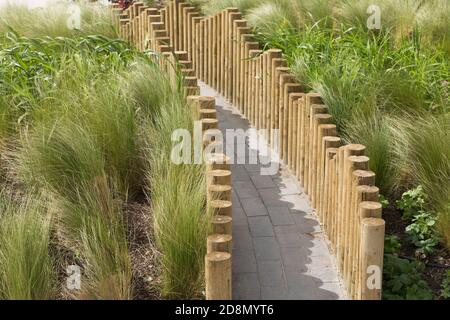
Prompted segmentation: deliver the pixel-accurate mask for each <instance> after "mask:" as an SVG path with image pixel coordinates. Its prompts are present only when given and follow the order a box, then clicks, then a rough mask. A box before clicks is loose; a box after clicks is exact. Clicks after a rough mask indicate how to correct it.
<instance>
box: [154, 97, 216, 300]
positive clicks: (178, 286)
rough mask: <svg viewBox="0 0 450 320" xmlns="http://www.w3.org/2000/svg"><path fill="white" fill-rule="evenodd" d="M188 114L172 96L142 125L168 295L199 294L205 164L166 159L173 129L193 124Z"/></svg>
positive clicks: (206, 218)
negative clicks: (170, 99) (155, 115)
mask: <svg viewBox="0 0 450 320" xmlns="http://www.w3.org/2000/svg"><path fill="white" fill-rule="evenodd" d="M193 120H194V119H193V117H192V113H191V110H190V108H187V107H186V103H185V101H184V99H183V98H182V97H180V96H178V97H177V96H176V95H175V96H174V98H173V99H172V101H171V102H170V103H168V104H166V105H164V108H161V110H160V112H159V113H158V117H155V118H154V119H153V120H150V121H149V123H148V126H147V130H146V136H147V137H149V140H148V147H147V159H148V170H147V174H146V178H147V180H148V185H149V187H148V193H149V196H150V199H151V203H152V208H153V213H154V224H155V236H156V240H157V244H158V246H159V248H160V250H161V253H162V261H161V262H162V268H163V274H162V276H163V287H162V292H163V295H164V296H165V297H167V298H174V299H182V298H184V299H185V298H200V297H201V292H202V290H203V278H204V277H203V265H204V262H203V261H204V255H205V251H206V247H205V244H206V238H207V235H208V226H209V222H210V219H209V216H208V214H207V213H206V209H205V207H206V203H205V201H206V198H205V190H206V184H205V180H204V179H205V167H204V165H195V164H181V165H177V164H174V163H173V162H172V161H171V148H172V145H173V142H172V141H171V136H172V133H173V132H174V130H177V129H188V130H189V131H190V132H191V133H192V130H193Z"/></svg>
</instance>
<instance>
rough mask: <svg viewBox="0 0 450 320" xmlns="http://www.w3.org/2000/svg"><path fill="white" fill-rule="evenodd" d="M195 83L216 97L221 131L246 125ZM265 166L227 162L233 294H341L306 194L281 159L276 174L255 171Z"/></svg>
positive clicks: (229, 146)
mask: <svg viewBox="0 0 450 320" xmlns="http://www.w3.org/2000/svg"><path fill="white" fill-rule="evenodd" d="M200 86H201V94H202V95H205V96H215V97H216V101H217V116H218V120H219V128H220V129H221V130H222V131H224V130H225V129H238V128H241V129H244V130H247V129H248V128H249V122H248V121H247V119H245V117H243V116H242V115H241V114H240V113H239V111H238V110H237V109H236V108H234V107H233V106H231V105H230V104H229V103H228V102H227V101H225V99H224V98H223V97H221V96H220V95H218V94H217V92H216V91H214V90H213V89H211V88H210V87H208V86H206V85H204V84H203V83H201V84H200ZM232 143H233V142H232V141H225V148H226V150H225V152H227V154H228V155H229V156H231V157H232V158H233V159H234V161H236V159H238V158H239V157H238V156H237V155H236V149H237V146H236V145H234V148H232V146H233V144H232ZM229 150H234V151H235V152H234V153H232V151H229ZM249 150H250V148H249V144H248V141H247V142H246V151H247V152H246V156H245V159H246V160H253V161H254V160H255V159H257V157H256V154H255V152H254V150H251V151H252V152H249ZM249 153H252V155H250V156H249V155H248V154H249ZM241 156H242V155H240V157H241ZM238 160H243V159H241V158H239V159H238ZM239 163H240V162H239ZM267 166H268V165H267V164H266V165H263V164H254V162H251V164H248V163H247V164H232V175H233V176H232V179H233V299H256V300H258V299H307V300H312V299H328V300H335V299H345V297H346V295H345V292H344V289H343V285H342V281H341V279H340V277H339V276H338V273H337V268H336V266H335V261H334V257H333V256H332V254H331V253H330V251H329V249H328V247H327V242H326V239H325V238H324V235H323V233H322V231H321V228H320V225H319V222H318V220H317V217H316V216H315V213H314V210H313V209H312V208H311V207H310V204H309V200H308V197H307V196H306V195H305V194H304V193H303V191H302V189H301V187H300V186H299V185H298V183H297V181H296V178H295V177H294V176H292V175H290V174H289V172H288V170H286V169H285V168H284V167H283V165H281V169H280V170H279V173H278V174H275V175H263V174H261V168H263V167H267Z"/></svg>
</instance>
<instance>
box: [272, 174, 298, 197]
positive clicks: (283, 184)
mask: <svg viewBox="0 0 450 320" xmlns="http://www.w3.org/2000/svg"><path fill="white" fill-rule="evenodd" d="M277 186H278V188H279V189H280V193H281V194H282V195H298V194H300V193H301V192H302V189H301V188H300V186H299V184H298V182H297V180H296V178H295V177H281V179H280V180H279V181H278V183H277Z"/></svg>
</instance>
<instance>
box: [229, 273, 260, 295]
mask: <svg viewBox="0 0 450 320" xmlns="http://www.w3.org/2000/svg"><path fill="white" fill-rule="evenodd" d="M233 280H234V281H233V286H232V288H233V299H234V300H259V299H261V286H260V284H259V281H258V275H257V273H256V272H252V273H238V274H235V275H234V279H233Z"/></svg>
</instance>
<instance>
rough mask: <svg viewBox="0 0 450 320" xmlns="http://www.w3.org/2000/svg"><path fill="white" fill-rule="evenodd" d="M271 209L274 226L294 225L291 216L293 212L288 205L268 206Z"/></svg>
mask: <svg viewBox="0 0 450 320" xmlns="http://www.w3.org/2000/svg"><path fill="white" fill-rule="evenodd" d="M267 211H269V216H270V220H272V223H273V225H274V226H282V225H293V224H295V222H294V219H292V217H291V212H290V211H289V208H287V207H270V206H269V207H267Z"/></svg>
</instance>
